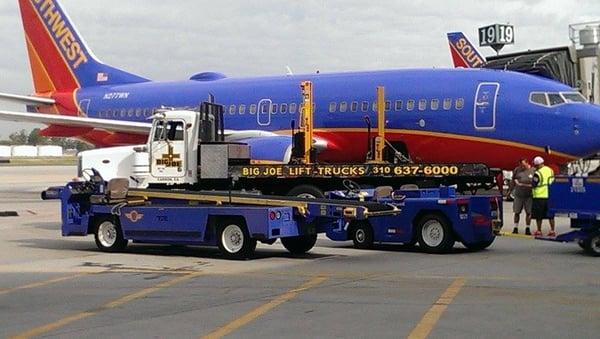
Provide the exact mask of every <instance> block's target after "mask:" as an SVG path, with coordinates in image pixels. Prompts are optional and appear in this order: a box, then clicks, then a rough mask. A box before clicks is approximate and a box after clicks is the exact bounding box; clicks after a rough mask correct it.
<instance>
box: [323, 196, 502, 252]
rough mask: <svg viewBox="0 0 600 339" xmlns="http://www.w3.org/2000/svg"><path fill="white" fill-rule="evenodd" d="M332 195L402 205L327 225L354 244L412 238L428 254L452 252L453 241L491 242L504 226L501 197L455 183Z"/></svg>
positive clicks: (477, 246)
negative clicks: (392, 211) (462, 190)
mask: <svg viewBox="0 0 600 339" xmlns="http://www.w3.org/2000/svg"><path fill="white" fill-rule="evenodd" d="M329 196H330V197H331V198H336V199H364V200H371V201H373V200H376V201H378V202H380V203H383V202H385V203H391V204H394V205H396V206H398V208H399V209H400V210H401V212H400V213H399V214H397V215H391V216H385V217H380V218H377V219H367V220H353V221H351V222H350V223H349V224H348V225H347V227H344V228H338V229H331V230H330V231H329V232H328V233H327V236H328V237H329V238H331V239H334V240H339V241H346V240H352V241H353V242H354V245H355V247H357V248H370V247H372V246H373V244H389V243H396V244H404V245H409V246H412V245H415V244H416V243H418V244H419V246H420V247H421V248H422V249H423V250H424V251H425V252H429V253H445V252H448V251H450V250H451V249H452V248H453V246H454V244H455V242H456V241H458V242H461V243H462V244H463V245H464V246H466V247H467V248H468V249H471V250H482V249H485V248H487V247H489V246H490V245H491V244H492V243H493V242H494V239H495V236H496V233H497V232H498V231H499V230H500V228H501V227H502V198H501V197H500V196H493V195H480V196H466V195H465V196H461V195H458V194H457V193H456V190H455V189H454V188H453V187H440V188H434V189H418V188H416V187H414V188H411V189H401V190H398V191H393V192H392V194H391V195H383V197H382V198H379V197H378V196H379V194H378V192H377V189H376V190H360V191H358V190H357V191H355V192H354V193H353V192H350V191H335V192H330V194H329Z"/></svg>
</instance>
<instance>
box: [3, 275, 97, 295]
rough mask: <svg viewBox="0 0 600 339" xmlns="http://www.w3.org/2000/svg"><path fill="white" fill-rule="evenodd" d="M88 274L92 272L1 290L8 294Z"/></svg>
mask: <svg viewBox="0 0 600 339" xmlns="http://www.w3.org/2000/svg"><path fill="white" fill-rule="evenodd" d="M87 274H90V273H78V274H73V275H67V276H63V277H58V278H53V279H48V280H44V281H39V282H34V283H31V284H27V285H23V286H17V287H13V288H7V289H2V290H0V295H3V294H8V293H12V292H16V291H21V290H27V289H30V288H36V287H42V286H46V285H51V284H56V283H59V282H62V281H66V280H71V279H75V278H78V277H81V276H84V275H87Z"/></svg>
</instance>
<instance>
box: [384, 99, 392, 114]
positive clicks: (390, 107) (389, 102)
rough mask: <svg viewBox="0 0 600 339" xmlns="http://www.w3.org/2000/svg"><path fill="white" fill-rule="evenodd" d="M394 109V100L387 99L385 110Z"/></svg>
mask: <svg viewBox="0 0 600 339" xmlns="http://www.w3.org/2000/svg"><path fill="white" fill-rule="evenodd" d="M391 109H392V102H391V101H386V102H385V111H386V112H388V111H390V110H391Z"/></svg>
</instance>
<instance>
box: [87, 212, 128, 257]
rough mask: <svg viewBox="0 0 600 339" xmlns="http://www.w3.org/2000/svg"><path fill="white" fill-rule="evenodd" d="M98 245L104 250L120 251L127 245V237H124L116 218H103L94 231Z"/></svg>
mask: <svg viewBox="0 0 600 339" xmlns="http://www.w3.org/2000/svg"><path fill="white" fill-rule="evenodd" d="M94 240H96V246H98V248H99V249H100V250H102V251H104V252H118V251H122V250H123V249H125V247H127V239H125V238H123V232H122V231H121V226H119V223H118V222H116V221H115V220H114V219H102V220H100V221H99V222H98V224H97V226H96V230H95V231H94Z"/></svg>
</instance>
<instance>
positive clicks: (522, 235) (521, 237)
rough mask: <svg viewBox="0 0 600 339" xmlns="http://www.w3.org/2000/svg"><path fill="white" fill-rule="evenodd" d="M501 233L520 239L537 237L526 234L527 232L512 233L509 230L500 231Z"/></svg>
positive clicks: (504, 235)
mask: <svg viewBox="0 0 600 339" xmlns="http://www.w3.org/2000/svg"><path fill="white" fill-rule="evenodd" d="M500 235H501V236H503V237H511V238H520V239H529V240H534V239H535V237H534V236H532V235H525V234H512V233H509V232H500Z"/></svg>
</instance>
